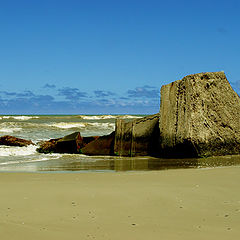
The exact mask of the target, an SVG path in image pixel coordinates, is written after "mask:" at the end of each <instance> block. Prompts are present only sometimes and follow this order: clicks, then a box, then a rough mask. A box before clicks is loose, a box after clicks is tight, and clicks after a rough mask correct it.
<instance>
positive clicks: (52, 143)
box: [37, 138, 61, 153]
mask: <svg viewBox="0 0 240 240" xmlns="http://www.w3.org/2000/svg"><path fill="white" fill-rule="evenodd" d="M60 139H61V138H57V139H50V140H49V141H45V142H40V143H38V144H39V145H40V147H39V148H37V151H38V152H39V153H57V149H56V145H57V141H58V140H60Z"/></svg>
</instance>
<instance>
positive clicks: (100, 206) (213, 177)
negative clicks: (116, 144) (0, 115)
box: [0, 166, 240, 240]
mask: <svg viewBox="0 0 240 240" xmlns="http://www.w3.org/2000/svg"><path fill="white" fill-rule="evenodd" d="M0 189H1V196H0V239H3V240H5V239H11V240H15V239H18V240H22V239H24V240H26V239H34V240H38V239H45V240H47V239H51V240H55V239H58V240H61V239H68V240H71V239H104V240H106V239H112V240H115V239H119V240H120V239H121V240H122V239H127V240H128V239H129V240H134V239H136V240H139V239H144V240H146V239H151V240H155V239H167V240H171V239H183V240H187V239H189V240H190V239H191V240H192V239H194V240H197V239H204V240H205V239H211V240H213V239H218V240H220V239H228V240H231V239H234V240H236V239H239V237H240V228H239V224H240V167H239V166H235V167H224V168H212V169H178V170H166V171H149V172H118V173H107V172H105V173H0Z"/></svg>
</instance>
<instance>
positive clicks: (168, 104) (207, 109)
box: [159, 72, 240, 157]
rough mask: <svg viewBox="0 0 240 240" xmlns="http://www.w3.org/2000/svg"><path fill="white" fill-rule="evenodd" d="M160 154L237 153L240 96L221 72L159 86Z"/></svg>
mask: <svg viewBox="0 0 240 240" xmlns="http://www.w3.org/2000/svg"><path fill="white" fill-rule="evenodd" d="M160 115H161V116H160V121H159V129H160V141H159V147H160V151H161V156H164V157H201V156H212V155H227V154H239V153H240V116H239V115H240V98H239V96H238V95H237V93H236V92H234V90H233V89H232V87H231V86H230V84H229V82H228V81H227V78H226V76H225V74H224V72H208V73H199V74H193V75H189V76H186V77H184V78H183V79H182V80H178V81H175V82H173V83H170V84H168V85H165V86H162V88H161V106H160Z"/></svg>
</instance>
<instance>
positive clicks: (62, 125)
mask: <svg viewBox="0 0 240 240" xmlns="http://www.w3.org/2000/svg"><path fill="white" fill-rule="evenodd" d="M48 126H50V127H56V128H62V129H68V128H83V127H85V124H84V123H73V122H70V123H67V122H60V123H53V124H48Z"/></svg>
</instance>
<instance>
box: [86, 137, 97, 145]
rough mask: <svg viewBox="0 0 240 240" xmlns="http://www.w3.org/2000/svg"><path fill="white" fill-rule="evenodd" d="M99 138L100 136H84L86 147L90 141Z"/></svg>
mask: <svg viewBox="0 0 240 240" xmlns="http://www.w3.org/2000/svg"><path fill="white" fill-rule="evenodd" d="M98 138H99V136H90V137H83V146H84V147H85V146H86V145H87V144H88V143H90V142H92V141H94V140H96V139H98Z"/></svg>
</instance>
